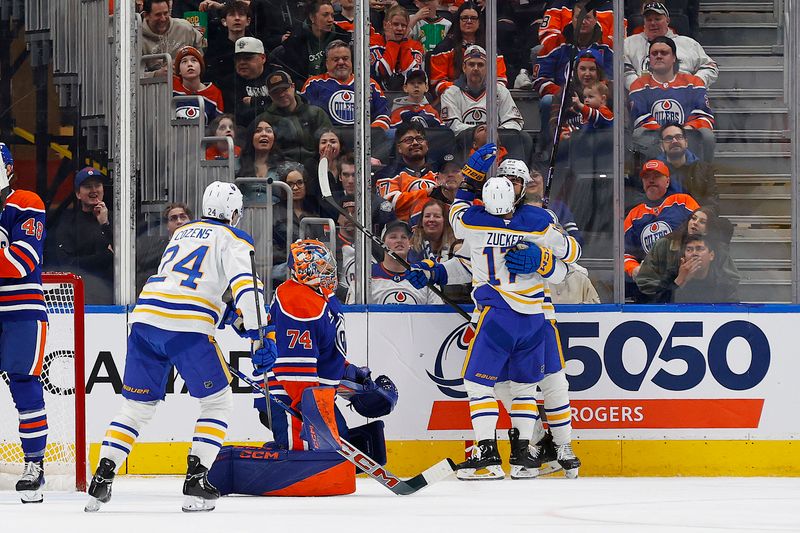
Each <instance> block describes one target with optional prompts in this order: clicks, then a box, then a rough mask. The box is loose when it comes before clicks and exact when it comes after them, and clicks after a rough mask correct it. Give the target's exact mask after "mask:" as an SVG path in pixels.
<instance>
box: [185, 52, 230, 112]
mask: <svg viewBox="0 0 800 533" xmlns="http://www.w3.org/2000/svg"><path fill="white" fill-rule="evenodd" d="M173 67H174V70H175V75H174V76H173V77H172V96H199V97H201V98H202V99H203V114H204V115H205V123H206V124H208V123H210V122H211V121H212V120H214V119H215V118H217V116H219V115H220V114H221V113H222V112H223V111H224V110H225V104H224V103H223V102H222V91H220V90H219V87H217V86H216V85H214V84H213V83H203V81H202V79H201V78H202V76H203V74H204V73H205V67H206V65H205V61H203V54H202V52H200V50H198V49H197V48H194V47H192V46H184V47H183V48H181V49H180V50H178V53H177V54H175V62H174V63H173ZM193 104H194V102H192V101H189V100H182V101H180V102H179V103H178V105H177V106H176V109H175V114H176V116H177V118H197V117H198V115H199V114H200V108H199V107H197V106H196V105H193Z"/></svg>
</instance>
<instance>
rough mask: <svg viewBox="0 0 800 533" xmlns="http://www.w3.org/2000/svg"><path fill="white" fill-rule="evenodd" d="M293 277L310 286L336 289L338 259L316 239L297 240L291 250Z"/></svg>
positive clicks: (290, 260)
mask: <svg viewBox="0 0 800 533" xmlns="http://www.w3.org/2000/svg"><path fill="white" fill-rule="evenodd" d="M288 266H289V272H290V273H291V275H292V279H293V280H295V281H297V282H298V283H302V284H303V285H308V286H309V287H315V288H316V287H319V288H320V289H324V290H326V291H335V290H336V284H337V278H336V259H335V258H334V257H333V254H331V252H330V250H328V248H326V247H325V245H324V244H322V243H321V242H320V241H318V240H315V239H305V240H297V241H295V242H293V243H292V245H291V247H290V251H289V265H288Z"/></svg>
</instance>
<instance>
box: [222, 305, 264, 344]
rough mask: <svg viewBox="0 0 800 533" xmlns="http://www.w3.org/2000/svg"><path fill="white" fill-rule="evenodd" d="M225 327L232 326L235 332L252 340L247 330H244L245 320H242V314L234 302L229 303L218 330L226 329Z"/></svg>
mask: <svg viewBox="0 0 800 533" xmlns="http://www.w3.org/2000/svg"><path fill="white" fill-rule="evenodd" d="M225 326H231V327H232V328H233V331H235V332H236V333H237V334H238V335H239V336H240V337H241V338H243V339H249V338H250V336H249V334H248V332H247V330H246V329H244V318H242V315H241V312H240V311H239V310H238V309H236V306H234V305H233V302H228V305H227V306H226V307H225V312H224V313H223V314H222V320H220V322H219V326H218V328H219V329H225ZM256 335H257V333H256Z"/></svg>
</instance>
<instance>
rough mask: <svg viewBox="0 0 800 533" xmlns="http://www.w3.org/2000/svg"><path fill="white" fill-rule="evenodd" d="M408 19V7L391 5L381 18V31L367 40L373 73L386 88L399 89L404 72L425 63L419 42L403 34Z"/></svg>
mask: <svg viewBox="0 0 800 533" xmlns="http://www.w3.org/2000/svg"><path fill="white" fill-rule="evenodd" d="M408 23H409V15H408V11H406V10H405V8H403V7H401V6H393V7H391V8H389V10H388V11H387V12H386V17H385V18H384V20H383V34H376V35H373V36H372V37H370V40H369V49H370V55H371V58H370V62H371V63H372V73H373V77H374V78H375V79H376V80H377V81H378V82H379V83H380V84H381V86H382V87H383V88H384V89H386V90H388V91H394V90H397V89H399V88H400V87H401V86H402V84H403V81H404V80H405V75H406V74H407V73H409V72H411V71H412V70H417V69H421V68H423V67H424V64H425V51H424V50H423V48H422V43H420V42H419V41H416V40H414V39H409V38H407V37H406V35H407V34H408Z"/></svg>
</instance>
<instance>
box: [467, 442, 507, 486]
mask: <svg viewBox="0 0 800 533" xmlns="http://www.w3.org/2000/svg"><path fill="white" fill-rule="evenodd" d="M502 464H503V461H502V460H501V459H500V454H499V453H498V452H497V441H496V440H494V439H486V440H482V441H480V442H478V444H476V445H473V446H472V457H470V458H469V459H467V460H466V461H464V462H463V463H459V464H457V465H456V477H457V478H458V479H463V480H465V481H473V480H481V479H503V478H504V477H505V473H504V472H503V468H502V466H501V465H502Z"/></svg>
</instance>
